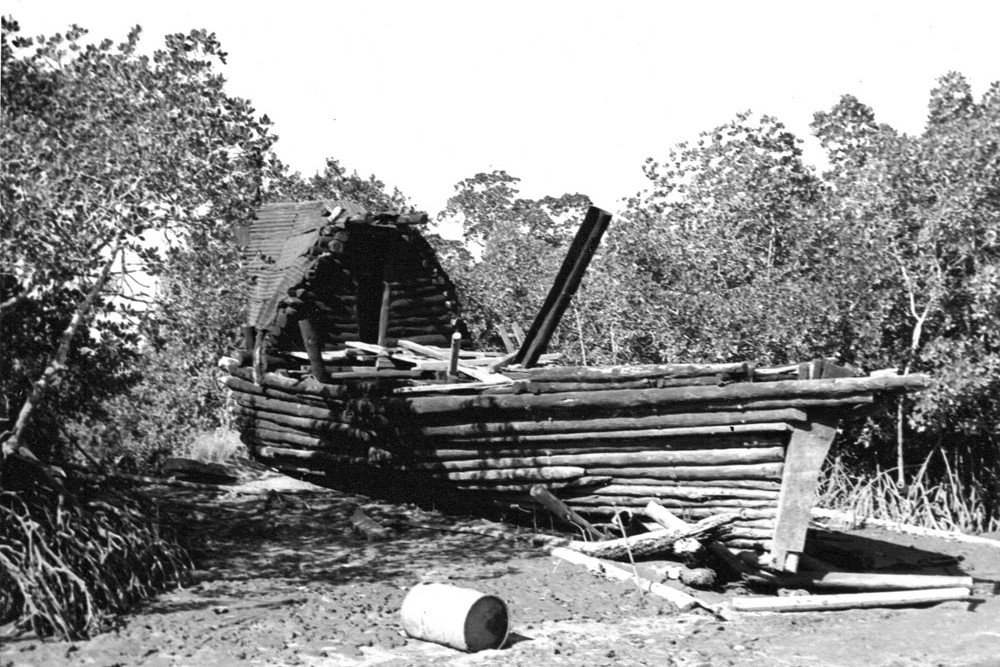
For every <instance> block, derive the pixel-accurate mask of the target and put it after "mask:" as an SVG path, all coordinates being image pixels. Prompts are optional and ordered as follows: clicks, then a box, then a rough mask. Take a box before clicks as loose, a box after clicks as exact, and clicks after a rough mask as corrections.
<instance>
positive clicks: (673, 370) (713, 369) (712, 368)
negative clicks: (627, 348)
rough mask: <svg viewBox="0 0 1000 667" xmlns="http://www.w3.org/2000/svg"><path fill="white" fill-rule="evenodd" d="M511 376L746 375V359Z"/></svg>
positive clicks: (630, 377) (569, 368)
mask: <svg viewBox="0 0 1000 667" xmlns="http://www.w3.org/2000/svg"><path fill="white" fill-rule="evenodd" d="M505 372H506V373H507V374H508V375H510V376H511V377H512V378H514V379H530V380H532V381H533V382H620V381H623V380H635V379H639V378H657V377H665V378H684V377H698V376H705V375H710V376H715V375H719V374H737V375H741V376H742V375H746V372H747V365H746V363H742V362H741V363H733V364H636V365H634V366H563V367H556V368H531V369H527V370H518V369H508V371H505Z"/></svg>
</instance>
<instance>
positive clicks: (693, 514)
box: [567, 498, 777, 521]
mask: <svg viewBox="0 0 1000 667" xmlns="http://www.w3.org/2000/svg"><path fill="white" fill-rule="evenodd" d="M646 500H647V501H648V500H652V499H650V498H647V499H646ZM606 502H607V503H611V502H613V500H612V499H611V498H607V499H606ZM567 504H568V505H569V506H570V507H572V508H573V509H575V510H576V511H577V512H580V513H581V514H584V515H586V516H591V515H594V516H598V515H599V516H614V515H615V513H616V512H620V511H621V510H622V509H623V508H622V507H621V506H615V505H611V504H604V505H586V506H584V505H577V504H576V503H575V502H574V501H573V499H572V498H568V499H567ZM635 507H636V508H639V509H641V508H642V507H643V506H642V505H636V506H635ZM629 509H632V506H630V507H629ZM733 511H735V510H734V509H733V508H732V507H708V506H706V507H702V506H700V505H698V506H691V507H683V508H677V509H676V513H677V514H680V515H683V516H684V518H686V519H703V518H705V517H709V516H714V515H716V514H719V513H722V512H733ZM776 514H777V512H776V510H775V509H774V508H767V507H763V508H761V507H748V508H744V509H741V510H739V516H740V518H739V521H743V520H747V521H758V520H765V519H773V518H774V517H775V515H776Z"/></svg>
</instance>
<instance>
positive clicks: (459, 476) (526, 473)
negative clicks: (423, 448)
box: [429, 466, 586, 482]
mask: <svg viewBox="0 0 1000 667" xmlns="http://www.w3.org/2000/svg"><path fill="white" fill-rule="evenodd" d="M584 473H586V470H584V469H583V468H580V467H577V466H552V467H549V468H507V469H504V470H469V471H447V472H433V473H430V474H429V477H431V478H433V479H447V480H453V481H467V482H468V481H507V480H520V481H539V482H545V481H548V480H570V479H577V478H580V477H583V475H584Z"/></svg>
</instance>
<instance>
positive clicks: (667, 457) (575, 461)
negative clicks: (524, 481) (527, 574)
mask: <svg viewBox="0 0 1000 667" xmlns="http://www.w3.org/2000/svg"><path fill="white" fill-rule="evenodd" d="M783 455H784V449H783V448H781V447H760V448H748V449H702V450H681V451H660V452H649V451H645V452H629V453H624V454H619V453H597V454H555V455H552V456H535V457H526V458H496V459H495V458H492V457H488V456H483V457H477V458H471V459H466V460H450V461H439V462H433V463H420V464H415V465H414V466H413V467H414V468H415V469H417V470H487V469H494V468H544V467H548V466H561V465H576V466H644V465H649V466H655V465H661V466H662V465H688V466H690V465H703V466H717V465H730V464H748V463H772V462H778V461H781V459H782V456H783Z"/></svg>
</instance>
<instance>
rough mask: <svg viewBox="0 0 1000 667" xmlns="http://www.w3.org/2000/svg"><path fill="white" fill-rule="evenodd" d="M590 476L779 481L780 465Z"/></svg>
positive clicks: (598, 470)
mask: <svg viewBox="0 0 1000 667" xmlns="http://www.w3.org/2000/svg"><path fill="white" fill-rule="evenodd" d="M589 472H590V474H592V475H610V476H611V477H614V478H615V479H616V480H618V479H619V478H622V477H644V478H648V479H660V480H662V479H671V480H673V479H781V464H780V463H758V464H754V465H720V466H671V467H652V466H651V467H648V468H640V467H629V468H604V467H594V468H592V469H590V470H589Z"/></svg>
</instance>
